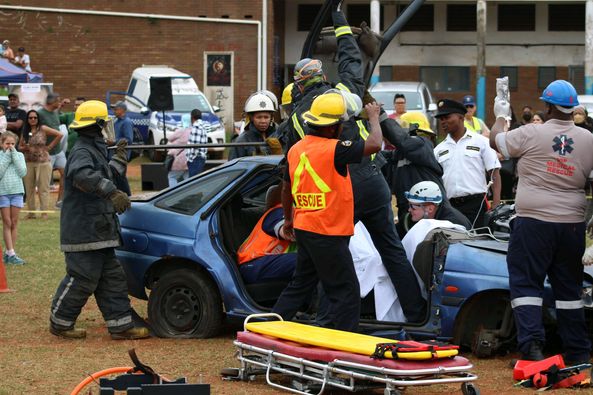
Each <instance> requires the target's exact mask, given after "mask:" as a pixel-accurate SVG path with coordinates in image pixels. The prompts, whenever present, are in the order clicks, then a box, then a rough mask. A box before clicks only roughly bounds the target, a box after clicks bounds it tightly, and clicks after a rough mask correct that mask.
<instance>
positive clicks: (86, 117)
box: [70, 100, 109, 129]
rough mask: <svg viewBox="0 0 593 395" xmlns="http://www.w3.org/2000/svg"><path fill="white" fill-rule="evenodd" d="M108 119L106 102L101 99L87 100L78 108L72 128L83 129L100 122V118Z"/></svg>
mask: <svg viewBox="0 0 593 395" xmlns="http://www.w3.org/2000/svg"><path fill="white" fill-rule="evenodd" d="M108 119H109V115H108V113H107V105H106V104H105V103H103V102H102V101H99V100H89V101H85V102H84V103H82V104H81V105H80V106H79V107H78V108H77V109H76V113H75V114H74V121H73V122H72V123H71V124H70V129H81V128H84V127H87V126H90V125H93V124H95V123H98V121H99V120H103V121H107V120H108ZM100 126H103V125H100Z"/></svg>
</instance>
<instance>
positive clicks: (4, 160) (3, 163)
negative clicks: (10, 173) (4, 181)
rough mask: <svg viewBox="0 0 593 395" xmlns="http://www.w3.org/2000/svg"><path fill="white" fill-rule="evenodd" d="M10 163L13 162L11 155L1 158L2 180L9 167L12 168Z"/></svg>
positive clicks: (4, 154)
mask: <svg viewBox="0 0 593 395" xmlns="http://www.w3.org/2000/svg"><path fill="white" fill-rule="evenodd" d="M10 162H11V157H10V153H9V154H6V153H3V154H2V155H1V156H0V178H2V177H4V173H6V169H8V166H10Z"/></svg>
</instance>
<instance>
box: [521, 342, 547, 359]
mask: <svg viewBox="0 0 593 395" xmlns="http://www.w3.org/2000/svg"><path fill="white" fill-rule="evenodd" d="M543 350H544V344H543V342H541V341H539V340H534V341H532V342H531V343H530V344H529V348H528V349H527V352H525V353H523V354H522V355H521V359H523V360H526V361H541V360H544V359H546V357H544V353H543Z"/></svg>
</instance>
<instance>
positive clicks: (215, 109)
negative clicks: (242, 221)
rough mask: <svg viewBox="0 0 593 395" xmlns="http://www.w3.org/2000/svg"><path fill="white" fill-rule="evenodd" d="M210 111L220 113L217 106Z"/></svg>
mask: <svg viewBox="0 0 593 395" xmlns="http://www.w3.org/2000/svg"><path fill="white" fill-rule="evenodd" d="M212 110H214V112H219V111H220V107H218V106H212Z"/></svg>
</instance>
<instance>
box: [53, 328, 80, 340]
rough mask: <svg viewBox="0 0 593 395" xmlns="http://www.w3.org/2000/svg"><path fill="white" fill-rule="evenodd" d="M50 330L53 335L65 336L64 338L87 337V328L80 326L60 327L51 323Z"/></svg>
mask: <svg viewBox="0 0 593 395" xmlns="http://www.w3.org/2000/svg"><path fill="white" fill-rule="evenodd" d="M49 331H50V332H51V334H52V335H55V336H58V337H63V338H64V339H84V338H85V337H86V330H84V329H80V328H71V329H58V328H56V327H54V326H53V325H50V326H49Z"/></svg>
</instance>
